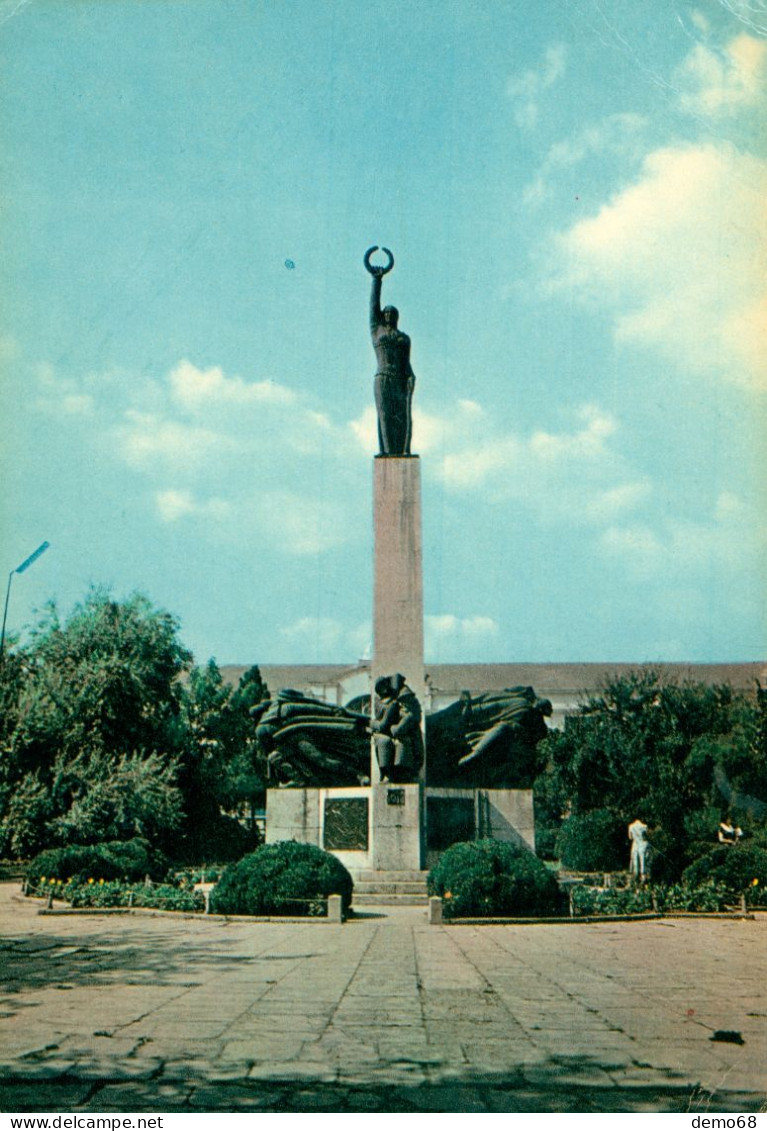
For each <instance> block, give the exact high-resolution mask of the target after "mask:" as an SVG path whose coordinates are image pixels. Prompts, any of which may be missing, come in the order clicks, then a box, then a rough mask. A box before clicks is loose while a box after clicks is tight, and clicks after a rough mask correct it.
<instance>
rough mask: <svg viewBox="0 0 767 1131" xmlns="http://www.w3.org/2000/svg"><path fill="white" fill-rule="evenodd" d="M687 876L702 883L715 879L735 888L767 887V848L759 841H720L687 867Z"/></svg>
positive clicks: (733, 889)
mask: <svg viewBox="0 0 767 1131" xmlns="http://www.w3.org/2000/svg"><path fill="white" fill-rule="evenodd" d="M683 878H684V880H685V882H686V883H690V884H700V883H703V882H704V881H705V880H715V881H718V882H720V883H723V884H726V885H727V887H728V888H730V889H731V890H732V891H737V892H741V891H742V892H746V891H748V889H749V888H752V887H761V888H766V887H767V849H766V848H763V847H762V846H761V845H758V844H738V845H725V844H718V845H717V846H716V847H715V848H712V849H711V851H710V852H707V853H706V855H705V856H701V857H700V858H699V859H698V860H695V861H694V862H693V863H692V864H691V865H690V866H689V867H688V868H685V871H684V877H683Z"/></svg>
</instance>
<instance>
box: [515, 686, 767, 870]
mask: <svg viewBox="0 0 767 1131" xmlns="http://www.w3.org/2000/svg"><path fill="white" fill-rule="evenodd" d="M538 751H539V756H540V758H541V760H542V761H543V762H544V763H545V768H544V769H543V771H542V773H541V774H539V776H538V778H537V780H536V783H535V791H536V818H537V820H538V821H539V822H540V824H541V825H542V827H543V838H542V839H543V840H544V841H545V840H546V837H547V835H548V838H549V841H550V840H551V830H552V829H554V828H556V827H558V826H559V825H560V824H561V823H562V820H563V814H565V813H567V814H568V815H570V816H571V817H576V818H578V817H583V815H584V814H588V813H592V812H594V811H602V812H604V811H607V812H609V813H611V814H612V815H613V817H614V820H615V822H616V823H617V824H618V825H621V826H622V827H623V829H624V833H625V829H626V827H627V826H628V824H629V823H630V822H631V821H632V820H634V819H635V818H636V817H638V816H641V817H642V819H643V820H644V821H645V823H646V824H647V825H649V826H650V830H651V833H650V840H651V844H652V845H653V848H654V850H655V852H654V861H653V876H654V877H655V878H658V879H664V880H673V879H677V878H678V877H679V875H680V874H681V872H682V870H683V868H684V867H685V866H686V865H687V864H689V863H691V861H692V860H693V859H694V858H695V857H696V856H697V855H699V854H700V853H701V852H702V851H705V850H706V848H708V847H710V846H711V845H712V844H713V843H715V842H716V834H717V827H718V823H719V821H720V820H721V819H722V817H723V816H724V815H725V814H726V813H731V814H732V815H733V817H734V819H735V821H736V823H737V824H739V825H740V826H741V827H742V828H743V829H744V832H745V833H746V836H747V837H749V836H751V837H754V836H758V835H760V829H763V828H764V823H765V820H766V819H767V800H766V799H767V691H765V690H763V689H761V688H760V689H755V692H754V694H753V695H746V694H738V693H736V692H734V691H733V690H732V689H731V688H730V687H727V686H719V687H710V686H707V685H703V684H698V683H690V684H685V685H677V684H674V683H670V682H668V681H667V680H664V678H663V677H662V673H660V672H652V671H646V670H641V671H636V672H633V673H631V674H629V675H627V676H624V677H621V678H619V679H615V680H613V681H612V682H610V683H608V684H607V686H606V687H605V689H604V690H603V691H602V693H601V694H600V695H596V696H592V697H591V698H589V699H588V700H587V701H586V702H585V703H583V704H582V706H581V707H580V708H579V709H578V711H577V712H575V713H574V714H573V715H571V716H569V717H567V718H566V719H565V725H564V728H563V729H562V730H561V731H554V732H552V734H551V735H550V736H549V737H548V738H547V739H545V740H544V742H542V743H541V744H540V746H539V747H538ZM572 829H573V826H570V833H571V832H572ZM572 839H573V838H572V836H571V835H568V833H567V832H566V833H565V842H567V841H568V840H572ZM602 843H603V844H604V849H605V855H604V857H597V856H594V855H592V856H590V864H591V866H592V868H596V869H610V868H613V867H614V866H615V855H614V846H613V844H612V842H611V841H609V839H608V840H605V841H603V842H602ZM569 851H571V852H572V850H571V849H569ZM576 851H577V850H576ZM584 851H586V850H585V849H584ZM628 857H629V845H628V841H627V840H626V839H625V836H624V861H623V866H624V867H626V866H627V865H628ZM570 858H571V859H572V858H573V857H572V855H571V857H570Z"/></svg>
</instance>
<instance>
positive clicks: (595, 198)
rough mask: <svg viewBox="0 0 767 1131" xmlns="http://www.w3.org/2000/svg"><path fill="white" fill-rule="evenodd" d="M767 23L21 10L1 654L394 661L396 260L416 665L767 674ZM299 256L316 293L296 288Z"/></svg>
mask: <svg viewBox="0 0 767 1131" xmlns="http://www.w3.org/2000/svg"><path fill="white" fill-rule="evenodd" d="M766 36H767V11H766V10H765V5H764V4H763V3H762V2H761V0H760V3H754V2H753V0H726V2H724V0H702V2H700V3H686V2H683V0H651V2H648V3H645V4H641V5H635V4H627V3H625V2H624V0H599V2H596V0H518V2H516V3H513V4H509V3H502V2H501V0H497V2H496V0H494V2H492V3H481V4H479V5H477V3H476V0H471V2H469V0H467V2H463V0H459V2H456V0H443V2H440V3H436V2H434V3H431V2H419V3H418V4H416V5H413V4H409V3H407V4H406V3H400V2H398V0H395V2H393V3H388V4H386V5H380V4H373V3H367V2H364V0H362V2H354V3H352V2H351V0H343V2H342V0H335V2H334V0H328V2H327V3H323V4H317V3H316V2H313V0H312V2H310V0H292V2H291V0H285V2H280V3H276V2H274V0H270V2H269V3H259V2H257V0H228V2H227V3H226V4H222V3H220V2H219V0H156V2H151V0H140V2H137V0H131V2H125V3H123V2H121V0H98V2H95V3H86V2H81V0H68V2H67V3H66V4H63V3H60V2H58V0H26V2H25V0H0V54H1V55H2V73H3V78H2V80H0V81H1V82H2V99H1V100H0V104H1V105H2V110H1V111H0V130H2V137H1V138H0V152H2V178H3V184H4V185H5V193H4V205H3V209H2V213H0V229H1V233H2V237H3V244H4V247H5V251H4V256H3V265H2V268H0V269H1V270H2V272H3V275H2V294H3V299H4V301H3V311H2V316H1V317H2V322H1V323H0V335H1V339H0V349H1V350H2V365H3V381H2V397H3V413H4V419H5V421H6V429H5V438H6V442H5V444H4V446H3V466H2V473H3V483H4V484H5V487H4V489H3V495H2V502H3V511H2V528H1V529H2V547H3V559H4V561H5V565H4V566H3V567H2V568H3V569H5V570H6V571H8V570H10V569H12V568H14V566H15V565H17V564H18V563H20V562H21V561H22V560H23V559H24V558H25V557H26V556H27V554H29V553H30V552H31V551H32V550H33V549H34V548H35V546H37V545H38V544H39V543H40V542H41V541H43V539H47V540H49V541H50V542H51V549H50V550H49V551H48V553H46V554H45V555H44V556H43V557H42V558H41V559H40V560H39V561H38V562H36V563H35V565H34V566H33V567H31V568H30V569H29V571H28V572H26V573H25V574H24V575H22V576H20V577H18V578H17V579H16V580H15V582H14V586H13V590H12V597H11V608H10V612H9V620H8V624H9V629H10V630H11V631H13V632H18V631H19V630H20V629H21V628H22V626H23V625H24V624H26V623H28V622H29V621H30V619H31V618H32V616H33V610H34V609H35V608H36V607H39V606H41V605H42V604H43V602H45V601H46V600H47V599H48V598H51V597H53V598H55V599H56V600H57V601H58V603H59V605H60V607H61V608H62V610H63V611H66V610H68V609H69V608H71V606H72V605H73V603H74V602H75V601H77V600H79V599H81V598H82V597H83V596H84V594H85V592H86V590H87V587H88V586H89V584H91V583H96V584H104V585H107V586H111V587H112V590H113V592H114V593H115V594H116V595H117V596H124V595H127V594H128V593H130V592H131V591H133V590H139V591H142V592H145V593H147V594H148V595H149V596H150V597H151V598H152V600H154V601H155V602H156V603H157V604H158V605H160V606H162V607H164V608H166V609H168V610H170V611H171V612H173V613H175V614H176V615H177V616H178V617H179V618H180V621H181V624H182V637H183V639H184V641H185V642H186V643H187V644H188V645H189V647H191V648H192V649H193V651H194V653H195V656H196V658H197V659H198V660H199V661H200V662H204V661H205V660H207V658H208V657H209V656H215V657H216V659H217V660H218V661H219V662H220V663H227V662H239V663H249V662H261V663H277V662H291V661H293V662H308V663H310V662H323V661H327V662H331V661H332V662H344V661H349V662H354V661H355V660H356V659H357V658H359V657H361V656H363V655H364V654H365V653H366V651H367V650H368V649H369V645H370V617H371V588H372V518H371V485H372V468H371V464H372V456H373V454H374V452H375V450H376V444H375V422H374V412H373V407H372V404H373V401H372V378H373V373H374V368H375V367H374V357H373V353H372V349H371V346H370V341H369V337H368V327H367V303H368V292H369V277H368V276H367V274H366V273H365V271H364V268H363V265H362V256H363V253H364V251H365V249H366V248H367V247H369V246H370V245H371V244H380V245H386V246H388V247H390V248H392V250H393V251H394V254H395V258H396V267H395V270H394V272H393V273H392V274H391V275H389V276H388V277H387V279H386V280H385V283H384V301H387V302H393V303H396V305H397V306H398V307H399V309H400V312H401V314H400V325H401V326H402V328H403V329H404V330H406V331H407V332H408V333H409V334H410V336H411V338H412V340H413V355H412V356H413V366H414V369H415V372H416V375H417V385H416V394H415V419H414V437H413V448H414V451H417V452H419V453H420V455H421V459H422V474H423V500H424V568H425V605H426V638H427V660H429V661H431V662H439V661H443V662H446V661H456V660H466V661H481V660H488V661H489V660H507V661H529V662H534V661H555V660H560V661H577V660H605V661H609V660H616V661H617V660H622V661H637V662H639V661H663V660H668V661H671V660H687V661H737V660H751V659H759V658H762V657H764V655H765V640H766V637H767V624H766V622H765V612H764V600H763V594H764V588H765V580H766V578H765V574H766V572H767V570H766V568H765V524H764V514H765V478H766V477H765V471H766V470H767V468H766V466H765V465H766V463H767V461H766V460H765V440H764V437H765V435H767V430H766V429H765V424H767V421H766V420H765V416H766V415H767V414H766V413H765V400H766V399H767V373H766V372H765V367H766V365H767V361H766V359H767V352H766V351H765V348H764V347H765V327H766V325H767V303H766V301H765V294H764V289H765V278H767V272H766V271H765V266H766V264H765V258H766V256H765V239H766V237H765V231H766V230H767V229H766V227H765V223H764V201H765V199H767V152H766V149H767V133H766V132H765V130H764V122H765V101H766V100H767V94H766V92H767V39H766V38H765V37H766ZM286 261H290V262H292V263H293V264H294V267H292V268H291V267H288V266H286Z"/></svg>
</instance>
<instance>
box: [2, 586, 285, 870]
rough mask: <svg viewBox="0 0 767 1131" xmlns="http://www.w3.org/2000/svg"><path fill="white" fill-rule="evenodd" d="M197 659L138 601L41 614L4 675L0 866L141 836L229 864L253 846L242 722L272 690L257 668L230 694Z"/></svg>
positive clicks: (254, 779) (100, 596)
mask: <svg viewBox="0 0 767 1131" xmlns="http://www.w3.org/2000/svg"><path fill="white" fill-rule="evenodd" d="M191 659H192V658H191V655H190V653H189V652H188V651H187V650H186V649H185V648H184V646H183V645H182V644H181V643H180V641H179V639H178V624H177V622H176V620H175V619H174V618H173V617H172V616H170V615H169V614H168V613H165V612H162V611H160V610H157V609H155V608H153V606H152V605H151V604H150V602H149V601H148V600H147V599H146V598H145V597H143V596H140V595H134V596H132V597H130V598H128V599H127V600H125V601H121V602H120V601H115V600H113V599H112V598H111V597H110V596H109V595H108V594H107V593H104V592H102V591H100V590H93V591H92V592H90V593H89V594H88V596H87V598H86V599H85V601H83V602H82V603H81V604H79V605H78V606H76V608H75V609H74V611H73V613H72V614H71V616H70V617H69V618H68V619H67V620H66V621H62V620H61V618H60V617H59V614H58V611H57V609H56V607H55V605H54V604H50V605H49V606H48V607H47V609H46V611H45V613H44V614H43V616H42V618H41V620H40V622H39V623H38V624H37V625H36V626H35V627H34V628H33V629H32V630H31V632H30V634H29V640H28V643H26V644H25V645H23V646H17V647H16V648H11V649H9V650H8V651H7V652H6V655H5V657H4V662H3V663H2V666H0V709H1V710H2V714H0V853H3V854H4V855H7V856H11V857H15V858H19V857H26V856H30V855H33V854H34V853H36V852H38V851H40V850H41V849H43V848H48V847H52V846H56V845H71V844H78V845H88V844H94V843H96V842H97V841H103V840H130V839H132V838H134V837H137V836H138V837H142V838H144V839H146V840H148V841H150V842H151V843H152V844H153V845H157V846H160V847H162V848H164V849H165V850H166V851H167V852H168V853H169V855H173V856H174V857H176V858H186V859H197V860H205V859H206V858H207V859H219V860H221V859H234V858H237V857H238V856H240V855H242V854H243V852H245V851H248V850H249V849H250V848H252V847H253V845H254V843H257V841H258V834H257V830H256V826H255V810H256V807H257V805H258V803H259V802H260V801H261V799H262V798H263V791H264V782H263V777H262V774H261V772H260V770H259V766H258V763H257V761H256V750H255V736H254V734H253V726H252V724H251V720H250V718H249V715H248V711H249V708H250V707H251V706H252V705H253V703H255V702H258V701H259V700H260V699H261V698H262V697H263V695H264V694H265V693H266V688H265V686H264V684H263V682H262V681H261V677H260V674H259V671H258V668H256V667H254V668H251V669H250V670H249V671H247V672H246V673H245V675H244V676H243V677H242V679H241V680H240V684H239V686H238V687H236V688H232V687H230V686H228V685H225V684H224V682H223V679H222V677H221V673H220V672H219V670H218V668H217V667H216V665H215V663H214V662H213V661H211V662H210V663H209V664H208V665H207V666H206V667H205V668H202V669H197V668H193V667H191ZM243 824H245V825H249V828H244V827H243Z"/></svg>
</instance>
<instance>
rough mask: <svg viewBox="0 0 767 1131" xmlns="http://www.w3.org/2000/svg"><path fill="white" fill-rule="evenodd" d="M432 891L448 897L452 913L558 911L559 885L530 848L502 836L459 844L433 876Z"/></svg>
mask: <svg viewBox="0 0 767 1131" xmlns="http://www.w3.org/2000/svg"><path fill="white" fill-rule="evenodd" d="M427 886H428V890H429V895H439V896H441V897H442V901H443V902H442V907H443V913H444V915H445V917H446V918H448V919H456V918H466V917H475V916H477V917H479V916H488V917H492V916H499V915H514V916H516V915H555V914H556V913H557V911H558V910H559V907H560V894H559V885H558V884H557V881H556V878H555V877H554V875H553V873H552V872H550V871H549V869H548V868H547V867H546V865H545V864H542V863H541V861H540V860H539V859H538V858H537V856H534V855H533V853H532V852H530V851H529V849H527V848H522V847H520V846H519V845H516V844H511V843H510V842H508V841H500V840H474V841H469V842H466V843H464V844H454V845H452V846H451V847H450V848H448V849H447V850H446V851H445V852H444V853H443V854H442V856H440V858H439V860H438V861H437V863H436V865H435V866H434V868H432V870H431V871H430V872H429V876H428V879H427Z"/></svg>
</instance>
